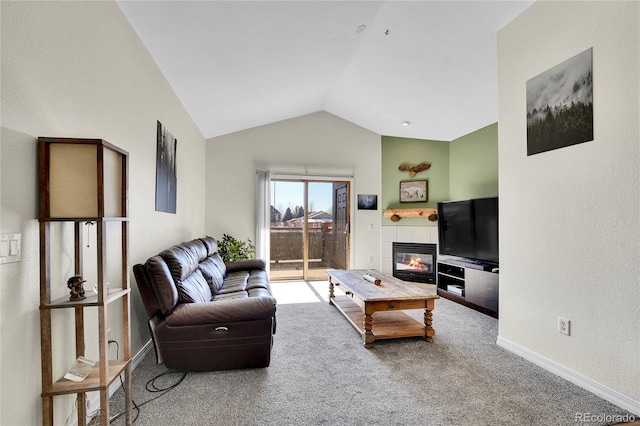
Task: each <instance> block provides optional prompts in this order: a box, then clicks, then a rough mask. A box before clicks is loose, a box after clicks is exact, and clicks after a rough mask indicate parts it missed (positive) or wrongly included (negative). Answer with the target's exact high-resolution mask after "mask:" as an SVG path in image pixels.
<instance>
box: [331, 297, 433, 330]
mask: <svg viewBox="0 0 640 426" xmlns="http://www.w3.org/2000/svg"><path fill="white" fill-rule="evenodd" d="M331 300H332V302H333V305H334V306H335V307H336V308H338V310H339V311H340V312H341V313H342V314H343V315H344V316H345V317H346V318H347V319H348V320H349V322H350V323H351V325H353V326H354V327H355V328H356V330H358V331H359V332H360V334H362V335H363V336H364V333H365V330H364V313H363V312H362V308H360V306H358V305H357V304H356V303H355V302H354V301H353V300H352V299H351V298H350V297H349V296H336V297H334V298H333V299H331ZM424 329H425V325H424V324H423V323H420V322H418V321H416V320H415V319H413V318H411V317H410V316H409V315H407V314H405V313H404V312H402V311H377V312H375V313H374V314H373V325H372V328H371V331H372V332H373V336H374V338H375V340H381V339H397V338H400V337H423V338H424V337H425V330H424ZM434 334H435V333H434Z"/></svg>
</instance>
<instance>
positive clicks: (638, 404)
mask: <svg viewBox="0 0 640 426" xmlns="http://www.w3.org/2000/svg"><path fill="white" fill-rule="evenodd" d="M496 344H497V345H498V346H500V347H502V348H504V349H506V350H508V351H509V352H512V353H514V354H516V355H518V356H520V357H522V358H524V359H526V360H527V361H530V362H532V363H534V364H536V365H537V366H539V367H542V368H544V369H545V370H547V371H549V372H551V373H553V374H555V375H557V376H560V377H562V378H563V379H565V380H568V381H570V382H571V383H573V384H574V385H576V386H579V387H581V388H583V389H585V390H587V391H589V392H591V393H593V394H595V395H597V396H599V397H600V398H602V399H605V400H607V401H609V402H610V403H612V404H614V405H617V406H618V407H620V408H622V409H623V410H627V411H628V412H630V413H632V414H635V415H637V416H640V401H636V400H634V399H632V398H630V397H628V396H626V395H624V394H622V393H620V392H618V391H615V390H613V389H611V388H609V387H607V386H605V385H603V384H601V383H598V382H596V381H594V380H591V379H589V378H588V377H585V376H583V375H581V374H578V373H576V372H575V371H573V370H570V369H568V368H567V367H565V366H563V365H560V364H558V363H556V362H554V361H551V360H550V359H547V358H545V357H543V356H540V355H538V354H537V353H535V352H531V351H530V350H529V349H526V348H524V347H522V346H520V345H517V344H515V343H513V342H511V341H509V340H507V339H504V338H502V337H500V336H498V340H497V341H496Z"/></svg>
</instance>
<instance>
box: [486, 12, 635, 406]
mask: <svg viewBox="0 0 640 426" xmlns="http://www.w3.org/2000/svg"><path fill="white" fill-rule="evenodd" d="M590 47H593V87H594V95H593V97H594V116H595V117H594V131H595V135H594V140H593V141H591V142H587V143H582V144H579V145H575V146H571V147H566V148H562V149H558V150H554V151H549V152H545V153H541V154H538V155H533V156H530V157H527V155H526V152H527V150H526V109H525V98H526V94H525V85H526V82H527V80H529V79H531V78H532V77H535V76H537V75H539V74H540V73H542V72H544V71H546V70H548V69H549V68H551V67H553V66H555V65H556V64H559V63H561V62H563V61H564V60H565V59H568V58H569V57H572V56H574V55H576V54H578V53H580V52H582V51H584V50H586V49H588V48H590ZM639 52H640V3H639V2H637V1H634V2H609V1H595V2H591V1H587V2H572V1H567V2H565V1H541V2H537V3H535V4H534V5H532V6H531V7H530V8H529V9H528V10H527V11H525V12H524V13H523V14H522V15H520V16H519V17H517V18H516V19H515V20H514V21H512V22H511V23H509V24H508V25H507V26H506V27H504V28H503V29H502V30H501V31H500V32H499V33H498V58H499V61H498V67H499V105H500V107H499V168H500V172H499V173H500V179H499V185H500V332H499V343H500V344H502V345H504V346H505V347H508V348H510V349H512V350H515V351H520V352H521V353H522V354H523V355H525V356H528V357H529V358H531V359H535V360H537V362H539V363H541V364H544V365H545V366H547V367H557V368H558V370H557V371H559V372H562V373H563V374H565V375H566V376H568V377H573V379H575V380H577V381H580V380H583V383H582V384H583V385H586V386H587V387H590V388H591V389H592V390H595V391H596V392H599V393H603V394H604V396H605V397H606V398H607V399H610V400H615V402H616V403H618V404H621V405H622V404H623V405H624V406H623V408H627V409H629V410H634V411H635V414H640V402H638V401H640V355H639V354H640V310H639V309H638V306H640V278H639V277H640V221H639V220H638V213H639V212H640V177H639V176H640V175H639V173H640V142H639V139H640V129H639V126H640V124H639V117H640V101H639V90H640V77H639V76H640V56H639V55H640V53H639ZM559 316H562V317H564V318H568V319H570V320H571V336H570V337H567V336H564V335H561V334H558V332H557V321H558V317H559Z"/></svg>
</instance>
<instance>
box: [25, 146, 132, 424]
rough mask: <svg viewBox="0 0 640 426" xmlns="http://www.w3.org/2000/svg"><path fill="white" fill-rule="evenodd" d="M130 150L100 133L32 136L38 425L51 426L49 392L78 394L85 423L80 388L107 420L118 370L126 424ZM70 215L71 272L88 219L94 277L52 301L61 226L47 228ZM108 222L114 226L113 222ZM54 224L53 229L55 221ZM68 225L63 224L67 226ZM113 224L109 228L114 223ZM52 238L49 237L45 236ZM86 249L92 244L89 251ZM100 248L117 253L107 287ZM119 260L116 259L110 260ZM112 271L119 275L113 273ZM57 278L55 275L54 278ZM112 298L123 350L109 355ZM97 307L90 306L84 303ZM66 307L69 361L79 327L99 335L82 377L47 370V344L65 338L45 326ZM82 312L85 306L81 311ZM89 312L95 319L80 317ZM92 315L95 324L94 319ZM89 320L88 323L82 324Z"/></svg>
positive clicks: (78, 345) (81, 334)
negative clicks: (113, 240)
mask: <svg viewBox="0 0 640 426" xmlns="http://www.w3.org/2000/svg"><path fill="white" fill-rule="evenodd" d="M128 157H129V154H128V153H127V152H126V151H123V150H121V149H119V148H117V147H115V146H114V145H111V144H110V143H108V142H106V141H104V140H102V139H70V138H38V165H39V176H38V178H39V184H40V185H39V186H40V189H39V195H40V197H39V198H40V217H39V228H40V346H41V349H40V350H41V357H40V359H41V363H42V373H41V377H42V395H41V397H42V424H43V425H53V420H54V413H53V411H54V410H53V409H54V401H53V400H54V397H55V396H57V395H65V394H74V393H75V394H77V397H76V403H75V406H76V407H75V411H76V413H77V425H78V426H86V424H87V414H88V413H87V401H88V399H87V395H86V393H87V392H89V391H97V392H99V393H100V424H101V425H102V426H109V419H110V415H109V411H110V408H109V386H110V385H111V383H112V382H113V381H114V380H116V379H117V378H118V377H120V376H121V375H123V376H124V377H123V380H122V387H123V388H124V393H125V407H124V412H125V419H124V421H125V424H127V425H131V424H132V423H133V421H132V409H133V406H132V400H131V343H130V342H131V326H130V323H129V318H130V314H131V313H130V310H131V307H130V301H129V297H130V293H131V287H130V285H129V267H128V265H129V260H128V257H129V255H128V251H129V219H128V196H127V191H128V176H129V167H128V164H129V160H128ZM60 222H73V241H74V243H73V274H74V276H75V275H80V276H82V275H83V265H84V260H85V259H84V258H85V253H84V244H83V241H82V239H83V232H82V226H83V224H84V223H86V222H93V224H95V231H94V232H95V235H96V247H95V256H96V257H95V265H96V275H95V277H92V279H91V281H92V282H94V280H95V282H96V286H97V293H98V294H96V293H95V292H94V291H93V290H92V289H85V296H86V298H85V299H82V300H73V301H72V300H69V295H68V294H66V295H65V296H63V297H59V298H56V299H55V300H53V301H52V300H51V286H52V275H53V274H52V261H53V260H52V252H53V250H56V251H59V247H61V246H62V245H61V244H60V241H61V240H62V239H63V238H64V235H63V232H61V233H57V232H55V233H52V229H51V228H52V224H53V223H60ZM113 223H115V224H116V225H117V226H114V225H113ZM56 228H60V227H58V226H56ZM68 228H70V227H62V231H64V232H68V231H66V230H67V229H68ZM118 228H119V231H118V232H117V233H116V229H118ZM108 234H109V235H113V236H117V234H119V235H120V237H119V238H120V242H121V244H120V246H119V247H118V246H115V245H114V246H113V248H111V249H110V250H109V251H108V252H107V240H108ZM53 238H55V241H52V239H53ZM91 254H92V255H93V250H92V251H91ZM107 254H108V255H109V256H112V255H113V256H117V257H118V258H119V262H115V263H114V265H112V267H111V268H109V273H110V274H111V273H114V277H113V278H112V279H113V280H114V282H115V286H114V289H113V290H110V289H108V288H106V286H108V285H109V283H108V282H107V275H108V274H107V269H108V268H107V267H108V264H107ZM115 265H119V266H115ZM116 272H118V273H119V275H120V276H119V278H116V277H115V273H116ZM58 279H59V277H57V276H56V281H57V280H58ZM112 302H120V303H121V304H122V310H121V313H120V314H119V315H117V316H114V317H113V318H114V321H116V322H117V321H119V323H120V324H121V325H122V337H121V341H120V342H119V343H120V345H121V347H122V354H119V355H118V358H119V359H118V360H113V361H111V360H109V353H108V346H109V341H108V338H107V336H108V332H109V326H110V323H109V321H108V320H109V317H108V315H107V312H108V310H109V309H108V306H107V305H109V304H110V303H112ZM87 307H96V308H97V309H89V310H87V309H85V308H87ZM64 308H67V309H69V308H71V309H72V310H73V311H74V332H75V342H74V343H75V345H74V346H75V356H74V357H72V356H70V354H68V352H70V350H69V348H67V349H66V350H65V351H64V354H65V357H68V358H69V363H71V362H73V359H74V358H78V357H80V356H84V355H85V349H86V342H85V334H86V333H85V332H89V333H92V334H94V335H97V336H98V342H97V346H98V348H97V349H98V355H97V356H98V360H97V361H98V362H97V365H96V366H95V367H93V368H92V369H91V371H90V372H89V375H88V376H87V377H86V378H85V379H84V380H83V381H81V382H75V381H73V380H68V379H65V378H64V377H63V378H60V379H58V380H54V377H53V374H54V373H53V355H54V353H57V352H59V351H56V350H54V347H55V348H59V347H60V345H67V346H69V345H70V344H71V342H70V341H69V340H70V339H62V340H58V339H53V333H52V329H53V328H54V327H53V323H54V322H59V321H57V319H58V318H57V317H58V316H55V317H56V318H55V319H56V321H54V315H53V314H52V311H53V310H54V309H64ZM85 312H86V313H85ZM88 315H91V317H92V318H94V319H95V320H97V321H85V316H88ZM94 322H97V324H95V325H94ZM88 325H91V327H90V328H89V327H87V326H88ZM70 334H71V333H70Z"/></svg>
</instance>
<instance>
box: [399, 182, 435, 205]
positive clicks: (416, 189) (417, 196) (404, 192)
mask: <svg viewBox="0 0 640 426" xmlns="http://www.w3.org/2000/svg"><path fill="white" fill-rule="evenodd" d="M428 199H429V186H428V181H427V180H426V179H425V180H403V181H400V202H401V203H420V202H425V201H427V200H428Z"/></svg>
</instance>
